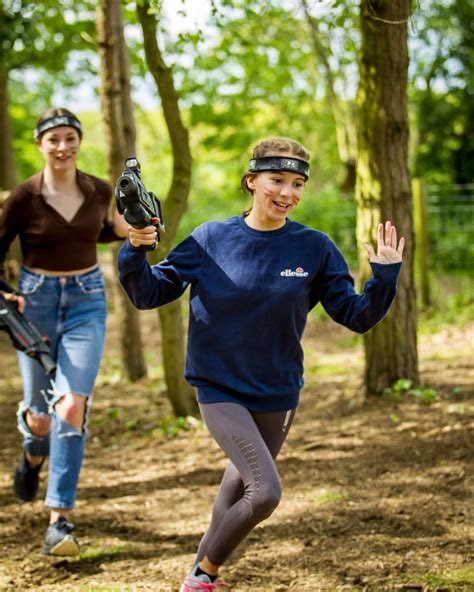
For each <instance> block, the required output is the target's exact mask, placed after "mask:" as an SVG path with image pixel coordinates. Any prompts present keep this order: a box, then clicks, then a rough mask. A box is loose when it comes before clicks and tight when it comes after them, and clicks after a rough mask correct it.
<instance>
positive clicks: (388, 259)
mask: <svg viewBox="0 0 474 592" xmlns="http://www.w3.org/2000/svg"><path fill="white" fill-rule="evenodd" d="M384 234H385V236H384ZM404 246H405V239H404V238H403V237H402V238H401V239H400V242H399V243H398V246H397V229H396V228H395V226H392V223H391V222H389V221H387V222H385V233H384V225H383V224H379V226H378V228H377V253H376V252H375V251H374V248H373V246H372V245H364V247H365V250H366V251H367V253H368V254H369V259H370V262H371V263H382V264H383V265H386V264H388V263H399V262H400V261H401V260H402V254H403V247H404Z"/></svg>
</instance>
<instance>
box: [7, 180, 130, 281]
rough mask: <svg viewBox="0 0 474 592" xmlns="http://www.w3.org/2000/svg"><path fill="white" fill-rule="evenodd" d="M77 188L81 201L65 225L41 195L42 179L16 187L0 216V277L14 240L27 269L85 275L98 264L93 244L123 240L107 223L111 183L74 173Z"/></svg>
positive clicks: (110, 223) (108, 220)
mask: <svg viewBox="0 0 474 592" xmlns="http://www.w3.org/2000/svg"><path fill="white" fill-rule="evenodd" d="M76 179H77V184H78V186H79V188H80V190H81V191H82V193H83V195H84V197H85V200H84V202H83V203H82V205H81V206H80V208H79V209H78V210H77V212H76V214H75V216H74V218H73V219H72V220H71V221H70V222H68V221H67V220H65V219H64V218H63V217H62V216H61V214H59V212H57V211H56V210H55V209H54V208H53V207H51V206H50V205H49V204H48V203H47V202H46V201H45V199H44V197H43V196H42V195H41V187H42V183H43V173H42V172H41V173H37V174H36V175H33V177H30V178H29V179H27V180H26V181H25V182H24V183H21V185H18V186H17V187H16V188H15V189H14V190H13V191H12V193H11V195H10V197H9V198H8V199H7V201H6V202H5V205H4V207H3V210H2V213H1V216H0V277H3V276H4V275H5V272H4V261H5V257H6V255H7V251H8V248H9V247H10V244H11V243H12V241H13V239H14V238H15V237H16V236H19V237H20V246H21V251H22V254H23V263H24V265H25V266H26V267H31V268H35V267H36V268H40V269H47V270H50V271H55V272H58V271H72V270H74V269H86V268H87V267H92V266H93V265H94V264H95V263H97V253H96V245H97V243H98V242H99V243H108V242H111V241H115V240H122V238H121V237H119V236H117V235H116V234H115V232H114V229H113V223H112V222H111V221H110V219H109V217H108V208H109V204H110V198H111V196H112V187H111V185H110V183H107V182H106V181H103V180H102V179H98V178H97V177H93V176H92V175H87V174H86V173H82V172H80V171H77V173H76Z"/></svg>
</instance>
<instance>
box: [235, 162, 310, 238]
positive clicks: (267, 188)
mask: <svg viewBox="0 0 474 592" xmlns="http://www.w3.org/2000/svg"><path fill="white" fill-rule="evenodd" d="M268 156H274V155H273V154H268ZM278 156H288V157H290V158H294V156H293V155H292V154H278ZM247 186H248V188H249V189H250V190H251V191H252V193H253V205H252V210H251V211H250V213H249V215H248V216H247V218H246V221H247V223H248V224H250V226H252V227H253V228H256V229H260V230H277V229H278V228H281V227H282V226H284V225H285V221H286V218H287V217H288V216H289V215H290V212H292V211H293V210H294V208H295V207H296V205H297V204H298V202H299V201H300V199H301V195H302V193H303V189H304V186H305V179H304V177H303V176H302V175H300V174H298V173H291V172H289V171H264V172H261V173H256V174H254V175H251V176H249V177H248V178H247Z"/></svg>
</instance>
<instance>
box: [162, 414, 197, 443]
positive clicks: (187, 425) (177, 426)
mask: <svg viewBox="0 0 474 592" xmlns="http://www.w3.org/2000/svg"><path fill="white" fill-rule="evenodd" d="M200 425H202V422H201V421H200V420H198V419H196V418H195V417H193V416H191V415H188V416H187V417H174V416H171V415H165V417H163V419H162V420H161V421H160V425H159V426H158V428H157V430H156V431H158V433H160V434H163V435H164V436H166V437H167V438H174V437H175V436H177V435H178V434H179V433H180V432H183V431H184V432H188V431H189V430H191V429H194V428H196V427H198V426H200Z"/></svg>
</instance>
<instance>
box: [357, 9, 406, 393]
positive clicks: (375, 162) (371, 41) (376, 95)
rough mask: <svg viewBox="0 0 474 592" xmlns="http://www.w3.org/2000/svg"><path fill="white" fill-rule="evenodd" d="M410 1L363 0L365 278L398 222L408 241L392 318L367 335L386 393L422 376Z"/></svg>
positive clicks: (371, 382)
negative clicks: (380, 238) (383, 234)
mask: <svg viewBox="0 0 474 592" xmlns="http://www.w3.org/2000/svg"><path fill="white" fill-rule="evenodd" d="M409 7H410V2H409V0H393V1H389V0H362V1H361V33H362V40H361V52H360V64H359V67H360V82H359V91H358V147H359V154H358V161H357V182H356V201H357V238H358V243H359V246H360V248H359V255H360V262H361V271H362V280H363V281H365V279H367V277H369V276H370V268H369V264H368V260H367V254H366V252H365V249H364V248H363V244H364V243H367V242H371V241H373V239H374V237H375V236H376V229H377V225H378V223H379V222H381V221H385V220H390V221H392V222H393V223H394V224H395V226H396V227H397V230H398V236H399V237H400V236H404V237H405V239H406V246H405V251H404V253H403V260H404V261H403V265H402V270H401V274H400V278H399V284H398V294H397V297H396V299H395V302H394V304H393V306H392V309H391V311H390V313H389V315H388V316H387V318H386V319H384V321H382V322H381V323H380V324H379V325H378V326H377V327H375V329H373V330H372V331H370V332H369V333H367V334H366V335H364V347H365V355H366V362H365V387H366V392H367V394H369V395H373V394H380V393H382V392H383V390H384V388H386V387H389V386H391V385H392V384H393V383H394V382H395V381H396V380H398V379H399V378H409V379H411V380H413V381H414V382H416V383H417V382H418V358H417V347H416V293H415V285H414V279H413V275H414V274H413V221H412V195H411V184H410V178H409V173H408V164H407V154H408V115H407V67H408V52H407V21H408V18H409Z"/></svg>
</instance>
